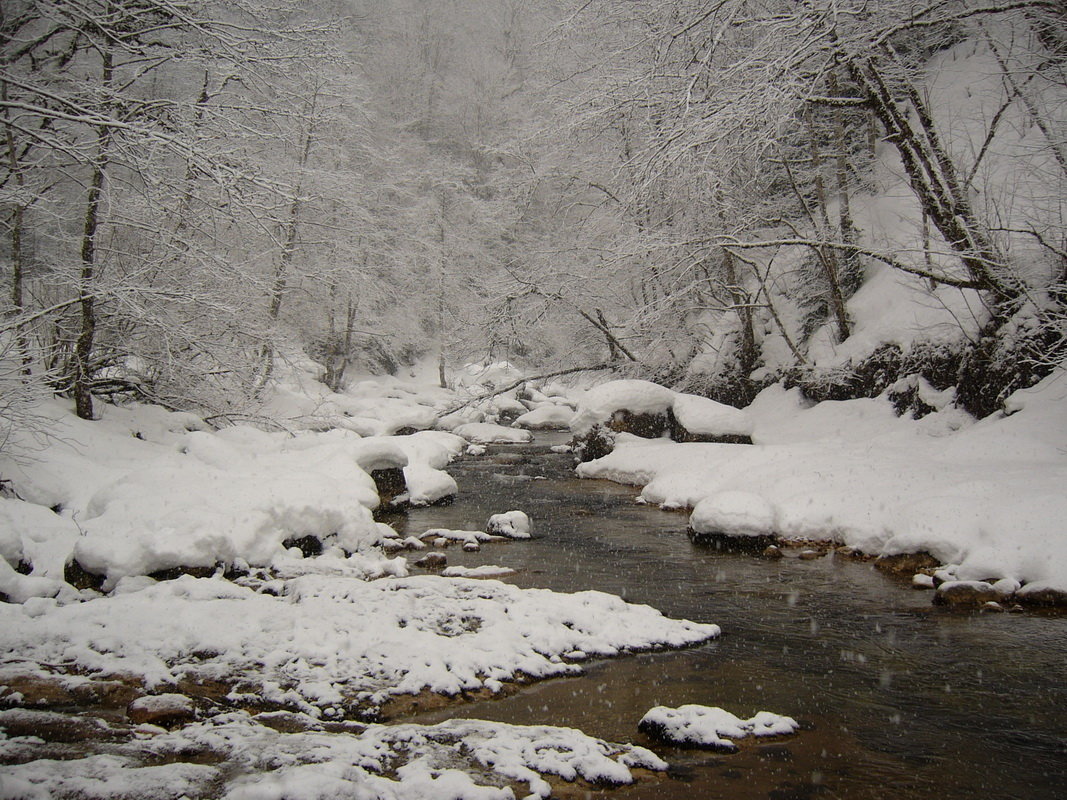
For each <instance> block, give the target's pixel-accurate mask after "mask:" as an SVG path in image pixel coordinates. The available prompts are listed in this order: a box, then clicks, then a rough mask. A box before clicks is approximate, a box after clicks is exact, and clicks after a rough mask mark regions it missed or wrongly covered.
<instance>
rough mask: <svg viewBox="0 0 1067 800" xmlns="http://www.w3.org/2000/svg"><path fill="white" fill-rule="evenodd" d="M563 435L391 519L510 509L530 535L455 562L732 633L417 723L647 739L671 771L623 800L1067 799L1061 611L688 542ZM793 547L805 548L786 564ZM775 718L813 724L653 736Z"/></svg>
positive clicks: (499, 460)
mask: <svg viewBox="0 0 1067 800" xmlns="http://www.w3.org/2000/svg"><path fill="white" fill-rule="evenodd" d="M564 440H565V437H564V436H563V435H562V434H541V435H539V436H538V438H537V440H536V441H535V443H534V444H532V445H527V446H494V447H492V448H491V452H490V454H489V455H487V456H481V457H466V458H464V459H461V460H460V461H457V462H455V463H454V464H453V465H452V466H451V467H449V472H450V473H451V474H452V475H453V476H454V477H455V478H456V479H457V481H458V483H459V487H460V494H459V496H458V497H457V498H456V501H455V502H454V503H453V504H452V505H450V506H444V507H442V506H438V507H433V508H426V509H415V510H411V511H409V512H408V513H407V515H406V517H404V518H400V519H398V520H395V521H394V524H398V525H399V527H401V528H402V529H406V530H407V531H408V532H412V533H420V532H422V531H424V530H426V529H428V528H431V527H447V528H456V529H484V525H485V521H486V518H487V517H488V516H489V515H490V514H492V513H497V512H502V511H508V510H511V509H521V510H524V511H526V512H527V513H528V514H529V515H530V517H531V518H532V519H533V520H534V525H535V538H534V539H532V540H529V541H519V542H513V543H508V544H496V545H487V546H485V547H483V548H482V550H481V551H480V552H476V553H465V552H463V551H461V550H460V549H459V548H457V547H452V548H449V550H448V551H447V552H448V557H449V563H450V564H461V565H469V566H477V565H481V564H500V565H503V566H508V567H512V568H514V569H516V570H518V572H517V573H516V574H515V575H513V576H509V577H508V578H506V580H508V581H509V582H511V583H514V584H517V585H519V586H524V587H526V586H536V587H544V588H549V589H554V590H558V591H567V592H572V591H579V590H585V589H596V590H600V591H605V592H611V593H613V594H618V595H620V596H622V597H624V598H626V599H627V600H629V601H632V602H635V603H647V604H650V605H653V606H655V607H656V608H659V609H660V610H662V611H663V612H664V613H666V614H668V615H670V616H676V617H685V618H688V619H692V620H697V621H701V622H715V623H718V624H720V625H721V626H722V628H723V636H722V637H721V639H719V640H717V641H714V642H711V643H709V644H706V645H704V646H701V647H696V648H692V649H688V650H682V651H674V652H661V653H647V654H640V655H631V656H625V657H620V658H615V659H608V660H603V661H598V662H593V663H590V664H588V665H587V666H586V670H585V674H584V675H583V676H580V677H576V678H565V679H558V680H553V681H548V682H545V683H541V684H537V685H534V686H530V687H526V688H524V689H523V690H522V691H520V692H518V693H516V694H514V695H512V696H510V697H507V698H504V699H500V700H487V701H482V702H476V703H468V704H463V705H460V706H452V707H450V708H447V709H445V710H443V711H437V712H433V713H425V714H421V715H419V716H417V717H415V718H413V719H411V720H409V721H418V722H427V723H430V722H436V721H440V720H442V719H446V718H448V717H472V718H480V719H488V720H497V721H503V722H511V723H519V724H553V725H566V726H573V727H576V728H580V729H581V730H583V731H585V732H586V733H588V734H591V735H594V736H598V737H601V738H604V739H608V740H612V741H632V742H635V743H638V744H644V745H646V746H650V747H652V748H653V749H654V750H655V751H656V752H657V753H659V754H660V755H661V756H663V757H664V758H665V759H667V760H668V761H669V762H670V763H671V764H672V769H671V771H670V772H669V774H668V777H667V778H666V779H664V780H661V781H659V782H651V783H639V784H637V785H635V786H632V787H624V788H621V789H617V790H612V791H610V792H604V793H594V794H593V795H591V796H594V797H599V796H602V795H603V796H605V797H617V798H646V797H647V798H726V797H730V798H739V797H741V798H763V797H766V798H773V799H774V800H786V799H787V798H809V797H827V798H888V797H891V798H924V800H926V799H927V798H929V797H931V796H940V797H946V798H962V797H976V796H980V795H981V796H985V797H989V798H996V799H997V800H999V799H1000V798H1026V799H1027V800H1038V799H1039V798H1059V797H1063V796H1064V791H1065V789H1064V782H1065V780H1067V617H1064V616H1062V615H1040V614H1033V613H1026V614H1007V613H1005V614H978V613H966V612H959V611H954V610H950V609H944V608H938V607H934V606H932V605H931V603H930V598H931V595H930V593H928V592H925V591H917V590H914V589H912V588H911V587H910V586H909V585H908V584H907V582H905V581H901V580H899V579H896V578H892V577H888V576H886V575H883V574H882V573H881V572H879V571H877V570H875V569H874V568H873V567H872V566H871V565H870V564H868V563H864V562H858V561H854V560H851V559H847V558H843V557H839V556H826V557H823V558H819V559H816V560H810V561H809V560H801V559H799V558H795V557H787V558H784V559H781V560H777V561H774V560H767V559H760V558H753V557H751V556H746V555H740V554H730V553H721V552H718V551H716V550H714V549H713V548H710V547H707V546H703V545H697V544H693V543H691V542H690V541H689V539H688V537H687V536H686V535H685V526H686V516H685V515H684V514H680V513H677V512H673V513H672V512H664V511H660V510H659V509H657V508H654V507H647V506H640V505H637V504H636V503H635V502H634V498H635V496H636V494H637V492H636V490H635V489H634V488H632V487H625V486H619V485H616V484H612V483H608V482H603V481H580V480H578V479H576V478H575V477H574V474H573V468H572V466H573V465H572V461H571V457H570V456H568V455H560V454H556V453H552V452H550V450H549V445H551V444H555V443H559V442H561V441H564ZM790 555H792V554H790ZM684 703H698V704H702V705H714V706H721V707H723V708H725V709H726V710H728V711H731V712H733V713H735V714H738V715H739V716H742V717H747V716H750V715H751V714H753V713H754V712H756V711H760V710H767V711H772V712H775V713H779V714H786V715H789V716H792V717H794V718H796V719H797V720H798V721H800V723H801V724H802V726H803V729H802V730H801V731H800V732H799V733H798V734H796V735H794V736H792V737H788V738H786V739H781V740H772V741H771V742H769V743H766V744H755V745H745V746H743V747H742V750H741V752H739V753H736V754H732V755H721V754H714V753H709V752H705V751H699V750H681V749H675V748H670V747H664V746H662V745H657V744H653V743H651V742H650V741H648V740H647V739H646V738H645V737H644V736H643V735H642V734H640V733H638V732H637V721H638V720H639V719H640V718H641V716H642V715H643V714H644V713H645V711H647V710H648V709H649V708H651V707H652V706H655V705H668V706H678V705H682V704H684Z"/></svg>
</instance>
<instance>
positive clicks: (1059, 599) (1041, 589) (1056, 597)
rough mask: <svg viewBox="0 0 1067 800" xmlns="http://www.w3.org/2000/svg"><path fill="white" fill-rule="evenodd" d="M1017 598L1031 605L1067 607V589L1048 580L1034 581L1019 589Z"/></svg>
mask: <svg viewBox="0 0 1067 800" xmlns="http://www.w3.org/2000/svg"><path fill="white" fill-rule="evenodd" d="M1015 599H1016V600H1018V601H1019V602H1020V603H1025V604H1026V605H1030V606H1053V607H1059V608H1067V589H1065V588H1063V587H1061V586H1053V585H1052V584H1050V583H1048V582H1046V581H1033V582H1032V583H1028V584H1026V585H1025V586H1023V587H1022V588H1021V589H1019V591H1017V592H1016V593H1015Z"/></svg>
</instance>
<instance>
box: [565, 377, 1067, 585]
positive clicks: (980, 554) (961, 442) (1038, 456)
mask: <svg viewBox="0 0 1067 800" xmlns="http://www.w3.org/2000/svg"><path fill="white" fill-rule="evenodd" d="M1065 397H1067V378H1065V375H1064V374H1063V373H1062V372H1061V373H1057V374H1056V375H1054V376H1052V377H1050V378H1048V379H1046V380H1045V381H1043V382H1042V383H1041V384H1039V385H1038V386H1037V387H1034V388H1033V389H1029V390H1024V391H1020V392H1016V393H1015V394H1014V395H1012V397H1011V398H1009V399H1008V401H1007V403H1006V411H1005V412H1002V413H999V414H996V415H994V416H992V417H989V418H987V419H985V420H981V421H978V422H975V421H974V420H973V419H972V418H970V417H969V416H968V415H966V414H965V413H963V412H961V411H958V410H957V409H954V408H952V407H951V406H950V405H945V406H944V407H943V409H942V410H940V411H936V412H935V413H931V414H929V415H927V416H925V417H923V418H922V419H919V420H914V419H911V418H908V417H899V416H897V415H896V414H895V413H894V411H893V408H892V405H891V404H890V402H889V401H888V400H887V399H885V398H878V399H869V400H851V401H841V402H823V403H819V404H811V403H808V402H805V401H804V399H803V397H802V395H801V394H800V393H799V391H798V390H795V389H794V390H790V391H785V390H783V389H781V388H780V387H771V388H770V389H768V390H765V391H764V392H763V393H762V394H761V395H760V396H759V397H758V398H757V399H756V401H755V402H754V403H753V404H752V406H750V407H749V408H747V409H746V412H747V413H748V415H749V416H750V418H751V420H752V421H753V425H754V431H753V435H752V439H753V442H754V444H753V445H733V444H699V443H676V442H670V441H667V440H664V439H655V440H648V439H641V438H638V437H634V436H629V435H626V434H620V435H618V436H617V438H616V442H615V449H614V451H613V452H611V453H610V454H609V455H606V456H604V457H602V458H599V459H596V460H593V461H589V462H587V463H583V464H581V465H579V467H578V474H579V475H581V476H582V477H586V478H599V479H607V480H612V481H617V482H620V483H625V484H629V485H633V486H638V487H641V492H640V496H639V501H640V502H646V503H650V504H655V505H658V506H660V507H661V508H666V509H692V516H691V520H690V527H691V528H692V529H693V530H694V531H695V532H696V533H698V534H705V535H716V534H724V535H727V536H730V535H733V536H737V537H742V536H747V537H779V538H783V539H789V540H809V541H824V542H827V541H828V542H831V543H833V544H835V545H842V546H848V547H850V548H853V549H855V550H858V551H861V552H863V553H866V554H869V555H871V556H883V557H887V556H898V555H901V554H910V553H919V552H925V553H929V554H930V555H931V556H933V558H934V559H936V560H937V561H939V562H941V564H943V565H946V566H947V567H948V568H949V570H950V572H951V575H952V577H954V578H956V579H957V580H959V581H983V582H984V581H988V582H990V583H993V582H995V581H998V580H1002V579H1007V580H1009V581H1015V582H1017V583H1018V584H1020V585H1023V586H1025V585H1030V586H1031V588H1030V589H1029V590H1028V591H1029V592H1030V593H1032V596H1033V597H1034V598H1035V599H1037V598H1040V599H1039V600H1038V602H1041V603H1047V602H1050V601H1055V602H1056V603H1063V602H1065V601H1067V572H1065V571H1064V570H1065V566H1064V565H1065V564H1067V528H1065V527H1064V526H1063V523H1062V520H1064V519H1067V495H1065V494H1064V492H1063V491H1062V487H1063V486H1064V485H1065V482H1067V400H1065ZM1009 412H1010V413H1009ZM1026 593H1027V590H1024V591H1023V592H1022V597H1023V598H1025V596H1026Z"/></svg>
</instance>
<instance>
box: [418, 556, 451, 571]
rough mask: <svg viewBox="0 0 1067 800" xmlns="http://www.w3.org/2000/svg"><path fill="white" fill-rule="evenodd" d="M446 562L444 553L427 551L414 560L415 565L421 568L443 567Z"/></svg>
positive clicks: (446, 558) (446, 557)
mask: <svg viewBox="0 0 1067 800" xmlns="http://www.w3.org/2000/svg"><path fill="white" fill-rule="evenodd" d="M447 563H448V556H446V555H445V554H444V553H427V554H426V555H424V556H423V557H422V558H420V559H417V560H416V561H415V566H416V567H421V568H422V569H444V566H445V564H447Z"/></svg>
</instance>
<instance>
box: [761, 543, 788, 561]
mask: <svg viewBox="0 0 1067 800" xmlns="http://www.w3.org/2000/svg"><path fill="white" fill-rule="evenodd" d="M761 555H762V556H763V557H764V558H782V556H783V553H782V550H781V548H780V547H778V545H776V544H772V545H769V546H768V547H767V548H766V549H764V551H763V553H761Z"/></svg>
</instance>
